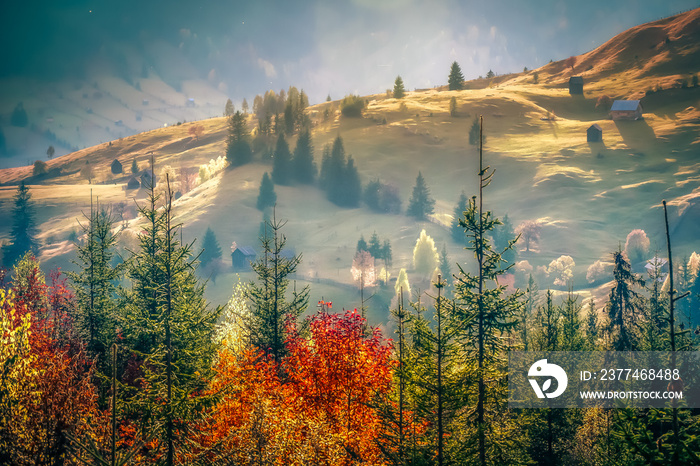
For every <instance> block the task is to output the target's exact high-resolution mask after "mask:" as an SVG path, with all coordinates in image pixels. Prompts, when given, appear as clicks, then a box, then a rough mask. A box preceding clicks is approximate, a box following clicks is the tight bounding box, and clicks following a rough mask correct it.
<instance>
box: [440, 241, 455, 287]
mask: <svg viewBox="0 0 700 466" xmlns="http://www.w3.org/2000/svg"><path fill="white" fill-rule="evenodd" d="M439 268H440V274H441V275H442V277H443V280H444V281H445V284H446V285H449V284H451V283H452V267H451V266H450V259H449V258H448V257H447V246H446V245H445V244H444V243H443V245H442V251H440V265H439Z"/></svg>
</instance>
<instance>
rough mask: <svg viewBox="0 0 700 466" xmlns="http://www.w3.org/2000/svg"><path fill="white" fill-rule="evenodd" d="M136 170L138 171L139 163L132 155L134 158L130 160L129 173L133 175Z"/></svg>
mask: <svg viewBox="0 0 700 466" xmlns="http://www.w3.org/2000/svg"><path fill="white" fill-rule="evenodd" d="M138 172H139V164H138V163H136V158H135V157H134V160H133V161H132V162H131V173H132V174H134V175H135V174H137V173H138Z"/></svg>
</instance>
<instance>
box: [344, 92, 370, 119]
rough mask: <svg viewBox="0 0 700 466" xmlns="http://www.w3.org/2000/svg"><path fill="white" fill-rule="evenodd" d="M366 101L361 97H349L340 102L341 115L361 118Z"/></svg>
mask: <svg viewBox="0 0 700 466" xmlns="http://www.w3.org/2000/svg"><path fill="white" fill-rule="evenodd" d="M364 108H365V101H364V100H363V99H362V97H360V96H359V95H348V96H345V98H344V99H343V100H342V101H341V102H340V113H341V115H343V116H344V117H350V118H361V117H362V110H364Z"/></svg>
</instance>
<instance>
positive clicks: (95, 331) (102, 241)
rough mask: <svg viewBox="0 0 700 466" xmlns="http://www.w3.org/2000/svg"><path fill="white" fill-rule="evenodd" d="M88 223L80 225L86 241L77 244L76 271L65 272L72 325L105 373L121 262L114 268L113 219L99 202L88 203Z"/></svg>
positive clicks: (113, 329)
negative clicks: (71, 294)
mask: <svg viewBox="0 0 700 466" xmlns="http://www.w3.org/2000/svg"><path fill="white" fill-rule="evenodd" d="M86 219H87V223H86V224H85V225H81V226H82V229H83V233H84V235H85V240H84V241H83V242H82V243H78V244H77V245H76V249H77V259H76V260H75V261H73V263H74V264H75V265H77V266H78V272H68V277H69V278H70V280H71V281H72V282H73V289H74V290H75V295H76V298H77V304H78V307H77V315H76V319H75V325H76V327H77V329H78V332H79V334H80V337H81V338H82V339H83V341H84V342H85V343H86V348H87V350H88V351H89V352H90V354H91V355H92V357H96V358H97V359H98V368H99V369H100V371H102V372H103V373H106V369H107V368H106V366H107V361H106V360H105V357H106V355H107V349H108V348H109V346H110V345H111V344H112V343H114V341H115V336H116V333H115V330H116V325H115V323H116V315H115V310H116V285H115V283H116V281H117V280H118V278H119V276H120V275H121V271H122V269H123V267H124V265H123V263H122V264H120V265H118V266H116V267H113V266H112V259H113V258H114V257H115V247H116V244H117V239H118V237H117V235H116V234H115V233H114V232H113V231H112V229H113V227H114V223H115V221H116V220H115V219H114V217H113V216H112V213H111V211H109V210H108V209H106V208H105V207H101V206H100V205H99V204H98V205H97V206H96V207H95V208H93V207H92V206H90V214H89V216H86Z"/></svg>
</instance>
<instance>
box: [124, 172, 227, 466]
mask: <svg viewBox="0 0 700 466" xmlns="http://www.w3.org/2000/svg"><path fill="white" fill-rule="evenodd" d="M165 182H166V186H167V189H166V192H165V203H164V204H165V205H164V207H162V208H159V205H158V204H159V201H160V196H159V195H156V193H155V191H154V189H153V188H151V189H150V192H149V196H148V204H147V205H146V206H143V207H140V209H139V210H140V212H141V214H142V215H143V217H144V219H145V220H146V225H145V227H144V233H143V234H142V235H141V236H140V238H139V241H140V247H139V250H138V251H137V252H136V253H135V255H134V256H133V257H132V258H131V261H130V262H129V266H128V267H127V270H128V276H129V278H130V280H131V283H132V289H131V290H130V291H128V292H127V295H126V296H125V299H124V302H123V304H122V305H121V306H120V309H121V317H120V320H121V322H120V324H121V329H122V331H123V335H124V336H125V341H124V343H123V344H124V345H125V346H126V349H127V350H128V351H129V352H130V353H131V358H132V359H134V360H136V361H138V362H140V367H141V369H140V370H139V377H140V378H141V380H142V382H141V383H140V387H141V388H137V387H136V386H132V387H130V390H129V392H128V393H126V394H125V396H126V397H127V398H128V399H127V411H128V412H130V413H132V415H134V416H137V417H138V418H139V424H140V425H141V426H142V429H143V430H144V431H145V432H147V433H148V434H149V435H153V436H154V438H155V439H157V440H158V443H157V445H158V450H157V451H154V452H152V455H154V456H155V457H156V458H158V459H159V460H160V461H162V462H163V463H164V464H166V465H168V466H170V465H173V464H174V461H175V457H176V456H177V454H178V450H181V448H182V447H183V445H184V444H185V443H187V441H188V438H189V437H190V436H191V430H190V429H191V427H192V426H194V425H196V424H195V423H196V420H197V419H199V418H200V417H201V416H202V412H203V407H204V406H205V405H207V404H208V403H209V402H210V399H211V395H206V394H204V393H205V392H206V388H207V381H208V380H210V379H211V368H212V363H213V360H214V355H215V345H214V333H215V329H216V322H217V319H218V316H219V314H220V311H221V310H220V309H216V310H215V311H212V310H210V309H209V308H208V306H207V303H206V301H205V299H204V286H203V285H202V284H201V283H200V282H199V280H198V279H197V276H196V274H195V266H196V260H195V258H193V257H192V254H191V251H192V246H193V244H186V245H182V244H180V243H179V241H178V237H179V232H178V229H179V225H173V224H172V217H173V213H172V198H173V193H172V191H171V190H170V183H169V179H168V178H167V177H166V180H165ZM137 367H138V365H137Z"/></svg>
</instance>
